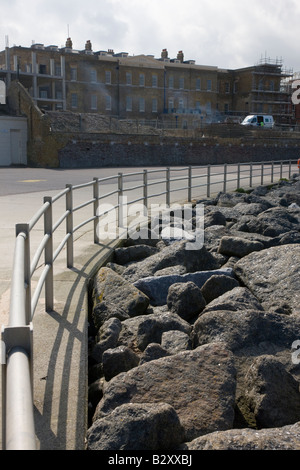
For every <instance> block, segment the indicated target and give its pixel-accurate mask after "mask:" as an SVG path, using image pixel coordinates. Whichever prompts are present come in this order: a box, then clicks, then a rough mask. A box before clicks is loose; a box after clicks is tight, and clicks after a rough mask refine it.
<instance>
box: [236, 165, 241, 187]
mask: <svg viewBox="0 0 300 470" xmlns="http://www.w3.org/2000/svg"><path fill="white" fill-rule="evenodd" d="M240 182H241V166H240V164H239V163H238V166H237V189H239V188H240Z"/></svg>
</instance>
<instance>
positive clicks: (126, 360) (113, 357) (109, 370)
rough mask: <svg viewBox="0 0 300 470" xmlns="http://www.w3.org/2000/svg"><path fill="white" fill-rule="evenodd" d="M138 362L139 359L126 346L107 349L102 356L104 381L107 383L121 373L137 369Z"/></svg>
mask: <svg viewBox="0 0 300 470" xmlns="http://www.w3.org/2000/svg"><path fill="white" fill-rule="evenodd" d="M139 362H140V359H139V357H138V356H137V355H136V354H135V353H134V352H133V351H132V350H131V349H130V348H128V347H127V346H118V347H117V348H113V349H107V350H106V351H105V352H104V353H103V356H102V364H103V373H104V377H105V380H107V381H109V380H110V379H112V378H113V377H115V376H116V375H118V374H120V373H121V372H126V371H128V370H130V369H133V368H134V367H137V366H138V364H139Z"/></svg>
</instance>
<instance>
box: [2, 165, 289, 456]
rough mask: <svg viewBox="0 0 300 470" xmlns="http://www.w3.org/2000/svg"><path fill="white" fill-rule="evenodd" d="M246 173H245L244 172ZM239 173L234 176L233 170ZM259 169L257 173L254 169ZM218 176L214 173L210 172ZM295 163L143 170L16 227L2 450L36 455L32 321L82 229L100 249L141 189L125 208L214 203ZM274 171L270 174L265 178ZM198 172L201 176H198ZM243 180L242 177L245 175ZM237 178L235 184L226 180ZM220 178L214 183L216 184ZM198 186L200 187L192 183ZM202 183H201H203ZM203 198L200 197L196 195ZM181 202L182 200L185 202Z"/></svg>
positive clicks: (95, 186) (68, 195)
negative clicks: (176, 197) (110, 224)
mask: <svg viewBox="0 0 300 470" xmlns="http://www.w3.org/2000/svg"><path fill="white" fill-rule="evenodd" d="M246 165H247V167H248V168H243V167H244V166H246ZM231 166H234V167H236V168H235V169H232V171H230V167H231ZM219 167H221V168H222V171H219V172H218V171H217V169H218V168H219ZM256 167H257V168H256ZM212 169H213V170H214V171H216V172H212V171H211V170H212ZM291 169H292V161H290V160H289V161H281V162H259V163H239V164H232V165H230V164H224V165H215V166H210V165H207V166H197V167H191V166H188V167H183V168H182V167H180V168H164V169H153V170H143V171H141V172H134V173H127V174H126V173H125V174H123V173H119V174H118V175H114V176H110V177H105V178H101V179H100V178H94V180H93V181H90V182H88V183H83V184H79V185H76V186H73V185H70V184H68V185H66V188H65V189H64V190H62V191H61V192H59V193H58V194H57V195H55V196H54V197H45V198H44V204H43V205H42V206H41V208H40V209H39V210H38V211H37V212H36V214H34V216H33V217H32V219H31V220H30V221H29V223H28V224H17V225H16V242H15V253H14V263H13V273H12V281H11V302H10V312H9V325H8V326H7V327H2V335H1V340H2V341H1V346H2V348H1V350H2V357H1V364H2V383H3V390H2V414H3V417H2V424H3V429H2V434H3V436H2V437H3V445H4V448H5V449H8V450H9V449H12V450H13V449H15V450H21V449H24V450H32V449H36V444H35V427H34V419H33V378H32V370H33V364H32V336H33V327H32V320H33V316H34V312H35V309H36V306H37V304H38V301H39V297H40V294H41V291H42V288H43V287H44V286H45V300H46V302H45V310H46V311H47V312H49V311H52V310H53V307H54V292H53V291H54V283H53V264H54V261H55V260H56V259H57V257H58V256H59V255H60V253H61V252H62V250H63V248H64V247H65V246H66V253H67V256H66V264H67V267H68V268H72V267H73V258H74V239H73V234H74V233H75V232H76V231H77V230H79V229H80V228H81V227H83V226H85V225H87V224H89V223H91V222H93V223H94V243H99V237H98V232H97V228H98V223H99V222H101V217H102V216H103V215H104V214H105V213H107V212H109V211H110V210H115V209H117V210H118V226H119V227H122V220H123V219H122V216H123V212H122V211H123V199H124V194H125V193H127V192H130V191H132V190H136V189H141V190H142V194H141V196H140V197H135V198H134V199H132V200H131V201H126V204H127V205H130V204H134V203H136V202H138V201H144V205H145V207H148V200H149V199H150V198H155V197H160V196H165V198H166V205H167V206H169V205H170V195H171V193H172V192H179V191H185V190H187V197H186V198H185V199H186V200H187V201H188V202H191V201H192V196H193V194H192V192H193V190H195V189H198V188H206V195H207V197H210V194H211V187H212V185H215V184H220V182H221V183H223V190H224V192H226V190H227V187H228V184H229V183H230V182H236V189H239V188H240V182H241V179H243V180H248V183H249V187H250V188H251V187H253V179H254V177H255V176H254V173H255V172H256V171H259V172H260V183H261V184H263V183H264V181H265V178H266V177H267V176H269V177H270V182H271V183H273V181H274V176H275V174H276V170H277V174H279V175H280V178H282V177H283V174H284V170H285V171H288V176H289V178H290V177H291ZM266 170H270V173H266ZM179 171H181V172H184V171H185V172H186V175H185V176H179V177H172V173H176V172H179ZM199 171H200V172H201V171H202V173H200V174H199ZM154 173H163V177H162V178H161V177H159V178H158V179H157V180H153V181H149V179H148V178H149V176H150V175H153V174H154ZM242 173H243V174H245V176H241V174H242ZM229 175H234V177H233V178H228V176H229ZM130 176H141V178H142V182H141V184H137V185H135V186H130V187H128V188H126V187H124V178H127V177H130ZM216 177H217V178H219V179H217V180H215V181H213V180H212V179H213V178H216ZM109 180H115V184H116V189H115V190H113V191H109V192H108V193H106V194H104V195H100V194H99V187H100V185H101V183H107V182H108V181H109ZM183 180H186V181H187V185H186V186H183V187H180V188H178V187H173V188H172V184H176V183H177V182H179V181H183ZM195 180H197V181H198V183H197V184H194V183H193V182H194V181H195ZM199 180H200V181H202V182H201V183H199ZM158 184H164V185H165V188H164V190H161V191H160V192H158V193H154V194H149V190H150V188H151V187H152V186H154V185H158ZM87 187H91V188H92V190H93V194H92V197H91V198H90V199H88V200H87V201H85V202H83V203H81V204H79V205H77V206H74V205H73V193H74V191H78V190H80V189H82V188H87ZM112 195H117V203H116V204H115V205H114V206H112V208H111V209H108V210H107V211H104V212H101V211H99V202H100V201H103V200H105V199H106V198H108V197H110V196H112ZM197 196H198V197H199V194H197ZM63 197H65V203H66V210H65V212H64V213H63V214H62V215H61V216H60V217H59V219H58V220H57V221H56V222H55V223H54V224H53V221H52V217H53V205H54V204H55V202H56V201H58V200H59V199H61V198H63ZM182 199H183V198H182ZM87 206H92V207H93V215H92V216H91V217H89V218H87V219H86V220H84V221H83V222H81V223H79V224H78V225H76V226H75V225H74V220H73V215H74V213H75V212H77V211H79V210H81V209H84V208H86V207H87ZM40 221H43V222H44V235H43V238H42V241H41V243H40V245H39V247H38V248H37V250H36V252H35V253H34V254H33V257H32V260H31V257H30V233H31V231H32V230H33V228H34V227H35V226H36V224H37V223H38V222H40ZM63 222H65V223H66V234H65V235H64V237H63V238H62V240H60V243H59V245H58V247H57V248H56V250H54V248H53V234H54V233H55V232H56V230H57V229H58V227H59V226H60V225H61V224H62V223H63ZM43 254H44V263H43V264H44V268H43V270H42V272H41V274H40V276H39V279H38V282H37V285H36V288H35V292H34V295H33V296H31V279H32V276H33V274H34V273H35V272H36V269H37V266H38V263H39V260H40V258H41V257H42V255H43Z"/></svg>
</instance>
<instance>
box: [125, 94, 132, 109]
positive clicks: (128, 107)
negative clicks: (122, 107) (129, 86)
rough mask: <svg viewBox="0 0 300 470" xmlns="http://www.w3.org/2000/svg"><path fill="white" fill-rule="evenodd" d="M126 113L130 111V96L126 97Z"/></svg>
mask: <svg viewBox="0 0 300 470" xmlns="http://www.w3.org/2000/svg"><path fill="white" fill-rule="evenodd" d="M126 111H132V98H131V96H126Z"/></svg>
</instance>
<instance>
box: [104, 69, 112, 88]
mask: <svg viewBox="0 0 300 470" xmlns="http://www.w3.org/2000/svg"><path fill="white" fill-rule="evenodd" d="M105 83H106V84H107V85H110V84H111V72H110V70H106V72H105Z"/></svg>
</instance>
